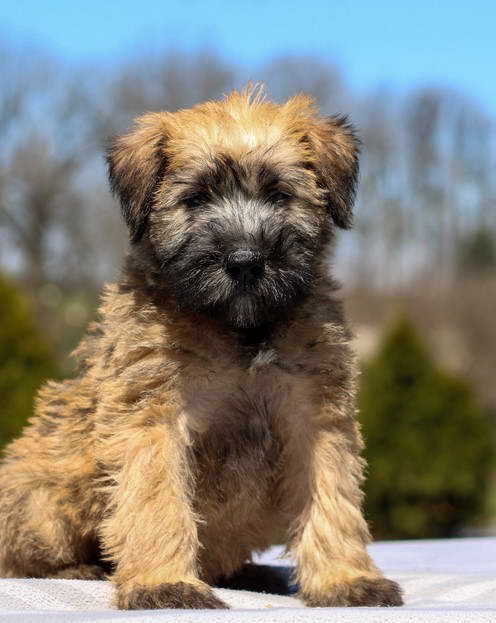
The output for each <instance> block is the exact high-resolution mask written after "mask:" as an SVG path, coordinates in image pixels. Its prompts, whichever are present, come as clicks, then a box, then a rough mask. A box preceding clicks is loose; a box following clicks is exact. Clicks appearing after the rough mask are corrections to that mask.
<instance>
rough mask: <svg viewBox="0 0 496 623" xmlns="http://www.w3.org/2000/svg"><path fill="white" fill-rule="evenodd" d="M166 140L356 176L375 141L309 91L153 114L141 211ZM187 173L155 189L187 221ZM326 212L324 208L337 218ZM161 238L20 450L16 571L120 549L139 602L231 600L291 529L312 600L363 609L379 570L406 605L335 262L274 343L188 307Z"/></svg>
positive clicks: (129, 175)
mask: <svg viewBox="0 0 496 623" xmlns="http://www.w3.org/2000/svg"><path fill="white" fill-rule="evenodd" d="M157 149H158V150H161V151H163V152H164V155H165V156H166V157H167V162H168V166H169V167H170V169H171V170H176V171H182V170H183V169H188V167H191V166H192V162H194V161H197V160H198V159H200V160H205V161H206V160H208V157H209V154H211V153H216V152H218V151H219V150H221V151H222V152H223V153H226V151H227V152H229V153H230V154H232V155H234V156H235V157H236V158H241V159H244V160H245V161H247V162H249V161H250V159H254V158H257V157H260V155H261V154H264V157H267V158H269V159H270V160H271V161H274V162H277V163H278V164H279V165H281V166H284V165H287V166H295V165H297V163H299V162H301V161H303V160H305V159H306V160H313V161H314V162H315V163H317V164H318V167H317V171H320V174H321V175H322V176H324V177H325V176H327V177H329V176H333V175H334V178H333V180H331V181H329V180H328V184H332V183H333V184H334V185H335V186H336V187H337V186H339V184H340V179H341V178H340V175H342V174H343V172H344V171H345V170H346V169H347V166H348V165H349V163H350V162H351V160H352V159H353V158H354V157H355V156H354V151H355V146H354V145H352V143H351V142H350V139H349V137H347V135H346V133H345V132H344V130H343V129H342V127H341V126H340V125H339V124H338V123H335V124H333V123H332V122H331V123H328V124H324V122H323V121H322V120H321V119H320V118H319V117H318V116H317V115H316V112H315V110H314V109H313V106H312V104H311V101H310V100H309V99H308V98H306V97H303V96H299V97H297V98H294V99H293V100H290V101H289V102H288V103H286V104H284V105H282V106H276V105H275V104H272V103H270V102H266V101H265V100H263V99H262V98H261V97H260V96H255V97H253V95H252V96H251V97H250V94H249V93H242V94H236V93H234V94H232V95H230V96H228V97H227V98H226V99H225V100H224V101H223V102H209V103H206V104H202V105H200V106H197V107H195V108H193V109H191V110H188V111H180V112H178V113H174V114H170V113H157V114H150V115H146V116H145V117H143V118H141V120H139V122H138V126H137V128H136V129H135V130H134V132H133V133H132V134H130V135H127V136H125V137H123V138H122V139H120V140H119V142H118V143H117V145H116V147H115V150H114V161H113V164H114V167H115V171H116V172H117V173H116V174H117V175H119V176H120V183H121V185H124V186H125V187H126V188H127V190H128V191H129V192H130V193H131V194H132V201H131V203H130V215H129V219H134V221H136V220H137V219H138V217H139V213H138V212H139V210H140V209H141V206H142V204H143V202H144V201H145V200H146V197H147V196H148V198H149V199H150V197H149V195H150V192H152V191H151V188H152V186H150V184H149V182H148V180H149V179H150V178H151V177H153V175H155V174H156V169H157V167H158V166H159V165H158V164H157V159H156V158H155V157H154V155H153V153H154V150H155V151H156V150H157ZM137 173H138V175H137ZM301 176H302V179H303V180H305V183H302V184H301V187H300V189H299V192H300V193H301V195H302V196H303V197H304V196H306V195H312V196H313V197H314V201H313V204H314V205H316V206H320V205H321V203H322V202H321V200H320V193H321V190H320V189H319V186H318V182H319V180H318V179H317V176H318V173H315V170H314V169H313V168H306V169H304V170H302V171H301ZM167 179H168V178H167V176H165V178H164V181H163V182H161V184H160V185H159V186H158V187H153V200H154V201H161V200H162V201H163V202H164V204H165V203H166V202H169V204H170V205H168V210H169V211H168V213H167V214H168V218H169V219H170V222H169V225H170V236H171V237H173V236H174V227H173V225H174V223H176V224H177V223H178V222H179V221H180V220H181V219H182V218H184V216H183V215H182V213H181V210H179V209H176V208H175V207H174V202H173V199H171V197H170V194H169V195H167V184H168V181H167ZM137 180H138V181H137ZM139 180H141V181H139ZM140 183H141V184H142V186H140ZM126 185H127V186H126ZM343 196H344V195H343ZM343 201H344V199H343ZM315 209H318V210H321V212H322V215H321V217H320V216H318V218H317V221H316V222H317V223H318V222H321V221H320V220H319V219H321V220H322V222H323V219H324V218H328V217H327V216H326V215H325V210H324V207H320V208H315ZM302 210H303V209H302ZM302 210H300V211H298V210H295V216H294V218H298V219H305V214H304V211H302ZM150 218H158V217H156V216H154V215H153V214H152V216H151V217H150ZM314 223H315V221H314ZM171 224H172V225H171ZM313 226H314V227H316V225H315V224H314V225H313ZM164 227H165V225H164ZM309 227H310V225H309ZM171 239H172V238H171ZM147 248H148V247H147V246H146V244H143V245H141V246H140V247H139V249H138V248H137V250H136V252H135V253H131V255H130V257H129V259H128V261H127V264H126V268H125V271H124V275H123V279H122V281H121V283H120V284H119V285H118V286H110V287H107V289H106V291H105V295H104V297H103V303H102V306H101V309H100V320H99V322H98V323H97V324H95V325H94V326H93V327H91V329H90V331H89V334H88V336H87V337H86V338H85V340H84V341H83V342H82V344H81V345H80V347H79V348H78V350H77V353H76V354H77V355H78V357H79V358H80V360H81V373H80V375H79V376H78V377H77V379H75V380H72V381H66V382H64V383H50V384H48V385H47V386H46V387H45V388H44V389H43V390H42V391H41V393H40V396H39V399H38V402H37V405H36V410H35V415H34V416H33V417H32V419H31V420H30V423H29V425H28V426H27V428H26V429H25V431H24V434H23V436H22V437H21V438H20V439H18V440H16V441H14V442H12V443H11V444H10V445H9V446H8V448H7V450H6V453H5V458H4V460H3V464H2V466H1V468H0V523H1V531H0V574H1V575H2V576H4V577H23V576H31V577H87V575H88V574H90V575H91V565H94V564H101V555H102V554H103V557H104V558H105V559H106V560H107V562H108V571H109V573H110V574H111V579H112V581H113V582H114V583H115V584H116V586H117V604H118V605H119V607H123V608H133V607H177V605H178V604H180V605H181V604H182V605H183V606H184V607H219V606H222V604H221V602H219V601H218V600H216V599H215V598H214V597H213V596H212V595H211V592H210V588H209V585H211V584H213V583H215V582H216V580H218V579H219V578H221V577H227V578H228V577H229V576H231V575H232V574H234V573H235V572H236V571H238V570H239V569H240V568H241V567H242V565H243V563H244V562H245V561H246V560H248V559H250V556H251V553H252V552H253V551H260V550H264V549H265V548H267V547H268V546H269V545H271V543H273V539H274V537H275V535H281V534H287V541H288V548H289V549H290V551H291V552H292V553H293V554H294V557H295V559H296V562H297V571H296V576H297V580H298V582H299V584H300V591H301V595H302V596H303V597H304V598H305V599H306V600H307V602H308V603H309V604H311V605H333V604H336V605H339V604H345V605H348V604H356V605H359V604H360V603H362V602H361V601H360V599H362V597H360V595H362V596H363V595H364V594H365V593H364V591H365V589H363V590H361V589H362V588H363V587H364V586H366V592H367V598H368V602H367V603H372V604H374V603H375V604H376V605H391V604H393V603H400V599H399V593H398V589H397V587H396V585H394V583H388V581H387V580H384V579H383V578H382V575H381V573H380V572H379V571H378V570H377V568H376V567H375V566H374V564H373V563H372V561H371V560H370V558H369V556H368V554H367V553H366V549H365V547H366V544H367V543H368V542H369V539H370V537H369V531H368V528H367V525H366V522H365V521H364V519H363V517H362V513H361V510H360V506H361V493H360V484H361V482H362V470H363V460H362V459H361V458H360V451H361V448H362V441H361V437H360V432H359V429H358V425H357V423H356V421H355V419H354V418H355V407H354V400H355V390H356V365H355V363H354V359H353V355H352V352H351V349H350V346H349V340H350V334H349V331H348V329H347V328H346V325H345V322H344V319H343V315H342V310H341V304H340V303H339V301H338V300H337V299H336V297H335V289H336V288H335V286H334V284H333V282H332V281H331V280H330V279H329V278H328V277H327V276H326V269H325V258H322V263H321V267H320V272H319V277H318V283H317V284H316V287H315V288H314V290H313V291H312V294H311V295H310V296H309V297H308V298H307V300H306V301H305V302H304V304H303V305H301V306H298V307H296V308H295V309H294V311H293V312H292V313H291V314H290V317H289V319H288V321H287V322H285V323H284V324H281V326H280V327H278V328H276V330H275V332H274V333H273V335H272V337H271V340H270V341H269V342H263V343H261V344H260V345H258V346H257V348H256V349H255V350H254V349H253V348H251V347H248V346H244V345H242V344H240V343H239V341H238V340H237V339H236V336H235V333H234V332H233V331H232V330H230V329H229V328H228V327H225V326H223V324H222V323H221V322H220V321H219V320H217V319H215V318H208V317H204V316H202V315H200V314H196V313H193V312H188V311H185V310H178V309H177V307H176V305H175V303H174V300H173V298H172V297H171V296H169V295H168V294H167V289H166V288H165V289H164V287H161V288H160V290H158V289H156V288H155V285H156V283H157V282H156V279H157V277H156V275H154V274H152V272H151V271H150V270H148V269H147V268H146V266H147V265H146V261H145V260H146V257H147V254H148V251H147ZM80 566H83V567H82V569H83V570H82V571H80V572H78V568H79V567H80ZM78 573H80V575H78ZM61 574H65V575H61ZM71 574H72V575H71ZM95 577H98V573H96V574H95ZM364 583H365V584H364ZM374 586H377V591H376V592H374V590H375V589H374ZM188 587H189V588H188ZM357 587H358V588H357ZM195 589H196V590H195ZM357 595H358V597H357ZM374 600H375V601H374ZM364 603H365V602H364ZM147 604H148V606H147ZM150 604H151V605H150Z"/></svg>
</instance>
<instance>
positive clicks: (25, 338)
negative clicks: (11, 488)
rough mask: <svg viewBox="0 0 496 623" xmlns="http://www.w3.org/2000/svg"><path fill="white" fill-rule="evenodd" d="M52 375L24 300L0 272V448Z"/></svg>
mask: <svg viewBox="0 0 496 623" xmlns="http://www.w3.org/2000/svg"><path fill="white" fill-rule="evenodd" d="M55 375H56V365H55V360H54V358H53V356H52V354H51V352H50V350H49V348H48V345H47V344H46V342H45V340H44V339H43V336H42V335H41V334H40V332H39V330H38V328H37V327H36V325H35V323H34V322H33V320H32V318H31V316H30V313H29V308H28V305H27V302H26V301H25V300H24V298H23V296H22V295H21V293H20V292H19V291H18V290H17V289H16V288H15V287H14V285H13V284H12V283H10V282H9V281H8V280H7V279H5V277H2V276H1V275H0V447H3V446H4V445H5V444H6V443H7V442H8V441H10V440H11V439H12V438H13V437H15V436H17V435H18V434H19V432H20V431H21V429H22V427H23V426H24V424H25V422H26V419H27V418H28V417H29V415H30V414H31V411H32V407H33V397H34V395H35V393H36V391H37V389H38V387H39V386H40V384H41V383H42V382H43V381H44V380H45V379H46V378H48V377H53V376H55Z"/></svg>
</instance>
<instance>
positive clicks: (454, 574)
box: [0, 538, 496, 623]
mask: <svg viewBox="0 0 496 623" xmlns="http://www.w3.org/2000/svg"><path fill="white" fill-rule="evenodd" d="M370 552H371V554H372V556H373V558H374V560H375V561H376V563H377V564H378V566H379V567H381V568H382V569H383V571H384V572H385V573H386V575H387V576H388V577H390V578H392V579H394V580H396V581H398V582H399V583H400V584H401V586H402V587H403V589H404V593H405V595H404V596H405V603H406V605H405V606H403V607H402V608H305V607H303V605H302V604H301V603H300V602H299V601H298V600H297V599H296V598H295V597H283V596H278V595H266V594H260V593H248V592H246V591H231V590H226V589H216V593H217V594H218V595H219V597H221V598H222V599H223V600H224V601H226V602H227V603H229V604H230V605H231V607H232V608H233V609H232V610H147V611H134V612H120V611H116V610H112V609H111V608H110V600H111V596H112V588H111V586H110V584H109V583H108V582H88V581H82V580H0V623H3V622H5V621H16V622H20V623H26V622H28V621H29V622H31V621H33V622H34V623H52V622H53V623H59V622H60V623H61V622H62V621H63V622H64V623H66V622H67V623H79V622H81V623H82V622H89V621H91V622H92V623H97V622H100V621H101V622H105V623H112V622H116V623H117V622H121V621H130V622H133V623H145V622H146V623H149V622H150V623H160V622H171V621H177V622H178V623H190V622H191V623H194V622H196V621H198V622H203V621H204V622H206V623H216V622H219V623H228V622H229V623H230V622H231V621H236V622H238V621H239V622H240V623H244V622H248V621H249V622H253V623H256V622H257V621H260V622H263V623H296V622H300V621H308V622H309V623H310V622H311V623H323V622H324V621H326V622H329V621H331V622H332V623H341V622H349V623H351V622H353V623H388V622H390V621H391V622H393V621H394V622H395V623H407V622H416V623H419V622H429V623H430V622H432V623H434V622H435V623H445V622H448V621H449V622H450V623H458V622H465V621H467V622H472V621H488V622H489V621H491V622H492V623H496V538H481V539H453V540H449V541H448V540H447V541H396V542H391V543H376V544H374V545H372V546H371V547H370ZM278 554H279V550H277V549H276V548H274V549H273V550H271V551H270V552H267V553H265V554H263V555H262V556H259V557H258V558H257V559H256V562H261V563H264V564H275V565H283V566H286V565H287V564H288V561H287V560H278V559H277V556H278Z"/></svg>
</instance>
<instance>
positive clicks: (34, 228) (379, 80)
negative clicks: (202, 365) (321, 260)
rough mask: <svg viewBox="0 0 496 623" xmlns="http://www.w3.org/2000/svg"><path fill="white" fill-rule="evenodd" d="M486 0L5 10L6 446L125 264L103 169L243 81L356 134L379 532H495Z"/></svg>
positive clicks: (1, 290) (491, 95) (494, 84)
mask: <svg viewBox="0 0 496 623" xmlns="http://www.w3.org/2000/svg"><path fill="white" fill-rule="evenodd" d="M495 20H496V5H495V4H494V3H493V2H490V1H487V2H484V1H482V0H473V2H471V3H467V2H458V1H457V0H452V1H451V2H439V3H432V2H429V1H427V0H417V1H415V2H410V1H409V0H407V1H405V2H401V3H398V2H392V1H386V0H376V1H375V2H373V3H372V2H365V1H354V2H353V3H348V2H339V3H337V2H329V1H325V0H321V1H319V0H308V1H307V2H304V3H303V2H292V1H291V0H285V1H280V0H266V1H262V0H252V1H250V2H245V1H237V2H232V1H226V0H209V2H201V1H198V0H190V1H189V2H179V1H175V0H171V1H169V2H167V1H162V2H160V1H158V0H156V1H153V0H141V2H140V3H138V4H137V3H135V2H131V1H128V0H120V1H119V2H117V1H115V2H112V1H109V2H100V1H98V2H97V1H96V0H87V1H85V2H77V1H76V2H72V3H67V2H63V1H50V0H45V1H44V2H38V1H36V0H33V1H28V0H25V1H23V0H17V1H16V2H8V1H4V2H2V3H1V6H0V68H1V71H0V446H2V445H4V444H5V443H6V442H7V441H8V440H9V439H11V438H12V437H13V436H15V435H16V434H18V432H19V430H20V429H21V427H22V425H23V423H24V422H25V421H26V418H27V417H28V416H29V414H30V412H31V408H32V400H33V395H34V394H35V391H36V389H37V387H38V386H39V384H40V383H41V382H42V381H43V379H45V378H47V377H53V376H55V377H58V378H63V377H66V376H70V375H71V374H73V373H74V367H73V366H74V364H73V363H72V362H71V361H70V360H69V359H68V357H67V356H68V354H69V353H70V351H71V350H72V349H73V348H74V346H75V345H76V343H77V341H78V340H79V338H80V337H81V335H82V333H83V331H84V329H85V327H86V325H87V323H88V322H89V321H90V320H91V319H92V318H94V316H95V313H96V305H97V302H98V296H99V292H100V289H101V287H102V284H103V283H104V282H105V281H108V280H114V279H116V277H117V276H118V272H119V266H120V261H121V256H122V253H123V251H124V250H125V248H126V244H127V239H126V233H125V231H124V227H123V226H122V224H121V221H120V215H119V209H118V207H117V205H116V204H115V202H114V201H113V199H112V198H111V196H110V194H109V192H108V187H107V182H106V172H105V167H104V160H103V150H104V147H105V143H106V140H107V139H108V137H109V136H111V135H113V134H116V133H119V132H122V131H124V130H125V129H126V128H127V127H129V125H130V123H131V120H132V118H133V117H135V116H136V115H139V114H140V113H142V112H144V111H147V110H160V109H167V110H175V109H177V108H182V107H189V106H191V105H192V104H194V103H196V102H198V101H201V100H204V99H208V98H218V97H220V96H222V94H223V93H226V92H227V91H229V90H230V89H232V88H234V87H240V86H242V85H244V84H245V83H246V82H247V81H248V80H252V81H265V82H266V85H267V92H268V94H269V96H271V97H273V98H275V99H276V100H283V99H284V98H287V97H288V96H291V95H292V94H294V93H296V92H298V91H306V92H307V93H310V94H311V95H313V97H314V98H315V99H316V101H317V102H318V104H319V106H320V108H321V110H322V111H323V112H324V113H337V112H344V113H347V114H349V115H350V116H351V118H352V120H353V122H354V123H355V124H356V125H357V126H358V128H359V132H360V136H361V138H362V140H363V156H362V173H361V185H360V193H359V199H358V204H357V209H356V227H355V229H354V230H353V231H352V232H349V233H348V232H346V233H342V234H341V236H340V244H339V248H338V252H337V257H336V260H335V267H334V271H335V273H337V276H338V277H339V278H340V279H341V281H342V282H343V284H344V285H343V293H344V296H345V298H346V306H347V311H348V315H349V317H350V319H351V321H352V323H353V328H354V331H355V333H356V348H357V351H358V353H359V356H360V360H361V362H362V368H363V373H362V388H361V392H360V409H361V415H360V418H361V421H362V424H363V430H364V435H365V437H366V443H367V451H366V456H367V459H368V461H369V466H370V467H369V477H368V483H367V487H366V494H367V502H366V512H367V516H368V519H369V520H370V522H371V526H372V531H373V533H374V535H375V536H376V537H378V538H384V539H394V538H419V537H447V536H457V535H477V534H496V467H495V465H496V464H495V461H494V455H495V452H494V451H495V448H496V434H495V433H496V378H495V373H494V371H495V365H494V364H495V358H496V323H495V311H496V212H495V208H496V176H495V175H494V172H495V170H496V169H495V165H496V80H495V79H494V77H495V74H494V68H495V66H496V39H495V37H494V28H493V26H494V23H495Z"/></svg>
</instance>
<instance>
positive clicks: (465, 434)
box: [359, 318, 492, 539]
mask: <svg viewBox="0 0 496 623" xmlns="http://www.w3.org/2000/svg"><path fill="white" fill-rule="evenodd" d="M359 404H360V412H361V422H362V426H363V432H364V437H365V442H366V458H367V460H368V463H369V474H368V481H367V485H366V513H367V517H368V519H369V521H370V522H371V527H372V532H373V533H374V536H375V537H380V538H389V539H391V538H428V537H446V536H452V535H454V534H456V533H457V532H458V531H459V529H460V528H461V527H463V526H465V525H467V523H471V522H476V521H477V520H478V519H480V518H481V516H482V515H483V510H484V503H485V500H486V493H487V491H486V489H487V485H488V479H489V475H490V471H491V467H492V440H491V437H492V431H491V426H490V422H489V421H488V418H487V417H485V415H484V414H483V412H482V411H481V409H480V407H479V406H478V404H477V400H476V398H475V396H474V394H473V392H472V390H471V389H470V387H469V386H468V384H467V383H466V382H465V381H464V380H463V379H461V378H460V377H458V376H456V375H454V374H451V373H448V372H446V371H443V370H442V369H440V368H439V367H438V366H437V365H436V364H435V363H434V361H433V359H432V357H431V355H430V354H429V352H428V350H427V348H426V346H425V345H424V344H423V342H422V341H421V339H420V337H419V335H417V333H416V331H415V329H414V328H413V327H412V325H411V324H410V323H409V322H408V320H407V319H405V318H401V319H399V321H397V323H396V324H395V325H394V326H393V327H392V328H391V330H390V331H389V332H388V333H387V335H385V337H384V339H383V342H382V345H381V347H380V350H379V352H378V353H377V355H376V357H375V358H374V359H373V360H372V361H371V362H370V364H369V365H367V366H366V367H365V369H364V373H363V376H362V386H361V392H360V400H359Z"/></svg>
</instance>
